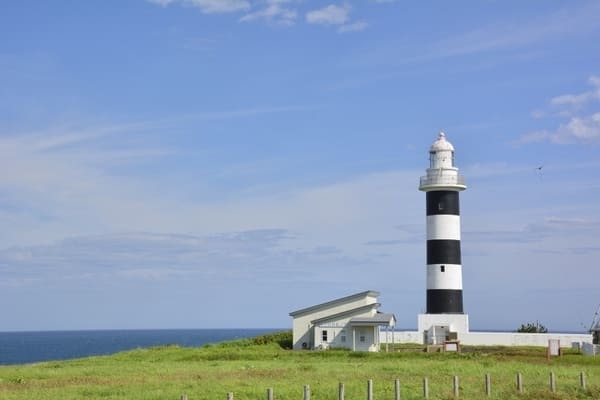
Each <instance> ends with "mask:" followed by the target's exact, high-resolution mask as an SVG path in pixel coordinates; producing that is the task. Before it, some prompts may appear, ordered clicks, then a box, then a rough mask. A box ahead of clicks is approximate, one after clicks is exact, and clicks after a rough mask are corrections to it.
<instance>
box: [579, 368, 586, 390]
mask: <svg viewBox="0 0 600 400" xmlns="http://www.w3.org/2000/svg"><path fill="white" fill-rule="evenodd" d="M579 384H580V385H581V388H582V389H585V372H581V373H580V374H579Z"/></svg>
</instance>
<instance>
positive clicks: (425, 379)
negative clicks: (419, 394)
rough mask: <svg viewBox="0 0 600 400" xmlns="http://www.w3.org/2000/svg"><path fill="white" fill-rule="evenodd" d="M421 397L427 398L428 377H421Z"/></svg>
mask: <svg viewBox="0 0 600 400" xmlns="http://www.w3.org/2000/svg"><path fill="white" fill-rule="evenodd" d="M423 397H425V398H426V399H428V398H429V379H427V377H425V378H423Z"/></svg>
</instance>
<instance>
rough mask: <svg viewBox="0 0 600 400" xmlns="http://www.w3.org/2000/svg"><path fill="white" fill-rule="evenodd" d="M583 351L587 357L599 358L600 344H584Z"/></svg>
mask: <svg viewBox="0 0 600 400" xmlns="http://www.w3.org/2000/svg"><path fill="white" fill-rule="evenodd" d="M582 350H583V354H585V355H586V356H598V355H600V344H591V343H584V344H583V346H582Z"/></svg>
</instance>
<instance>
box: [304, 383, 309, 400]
mask: <svg viewBox="0 0 600 400" xmlns="http://www.w3.org/2000/svg"><path fill="white" fill-rule="evenodd" d="M304 400H310V386H308V385H304Z"/></svg>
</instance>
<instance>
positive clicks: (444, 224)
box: [427, 215, 460, 240]
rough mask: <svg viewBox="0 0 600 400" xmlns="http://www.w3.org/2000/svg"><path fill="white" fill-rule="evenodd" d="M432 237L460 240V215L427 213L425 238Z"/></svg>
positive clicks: (430, 238) (429, 238)
mask: <svg viewBox="0 0 600 400" xmlns="http://www.w3.org/2000/svg"><path fill="white" fill-rule="evenodd" d="M434 239H453V240H460V216H458V215H428V216H427V240H434Z"/></svg>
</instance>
